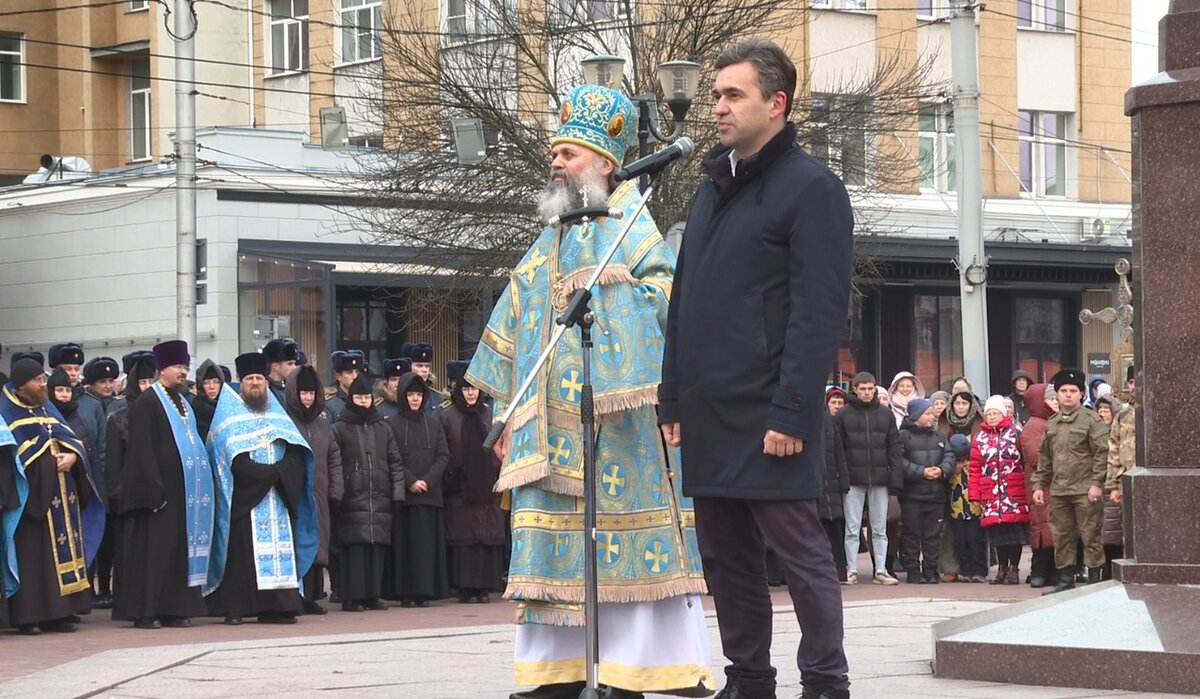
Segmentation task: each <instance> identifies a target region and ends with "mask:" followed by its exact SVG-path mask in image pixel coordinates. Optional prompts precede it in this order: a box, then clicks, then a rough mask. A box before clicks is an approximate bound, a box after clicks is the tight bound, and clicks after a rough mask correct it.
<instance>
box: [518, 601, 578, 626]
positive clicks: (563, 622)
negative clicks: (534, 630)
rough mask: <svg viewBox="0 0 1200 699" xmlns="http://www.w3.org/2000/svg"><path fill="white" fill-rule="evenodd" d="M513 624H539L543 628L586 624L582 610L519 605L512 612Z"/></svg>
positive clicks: (539, 605)
mask: <svg viewBox="0 0 1200 699" xmlns="http://www.w3.org/2000/svg"><path fill="white" fill-rule="evenodd" d="M513 623H514V624H518V625H520V624H541V625H543V626H583V625H584V624H585V623H586V620H585V617H584V614H583V610H581V609H576V608H574V607H554V606H547V605H541V604H538V605H529V604H525V603H521V604H518V605H517V609H516V611H514V612H513Z"/></svg>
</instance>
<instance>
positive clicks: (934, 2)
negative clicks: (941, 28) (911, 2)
mask: <svg viewBox="0 0 1200 699" xmlns="http://www.w3.org/2000/svg"><path fill="white" fill-rule="evenodd" d="M949 16H950V0H917V18H918V19H941V18H943V17H949Z"/></svg>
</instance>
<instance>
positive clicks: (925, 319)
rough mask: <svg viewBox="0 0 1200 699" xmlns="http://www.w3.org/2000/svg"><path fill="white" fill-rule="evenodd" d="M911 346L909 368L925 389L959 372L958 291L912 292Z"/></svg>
mask: <svg viewBox="0 0 1200 699" xmlns="http://www.w3.org/2000/svg"><path fill="white" fill-rule="evenodd" d="M912 347H913V354H912V356H913V368H912V372H913V373H914V374H916V375H917V378H919V379H920V380H921V383H922V384H924V385H925V390H926V391H927V392H929V393H932V392H933V391H936V390H938V389H939V388H943V387H945V386H947V385H948V384H949V383H950V382H951V381H953V380H954V379H955V378H956V377H958V376H960V375H962V370H963V361H962V300H961V299H960V298H959V297H958V295H957V294H956V295H953V296H951V295H934V294H921V293H918V294H915V295H914V296H913V344H912ZM881 380H886V379H881Z"/></svg>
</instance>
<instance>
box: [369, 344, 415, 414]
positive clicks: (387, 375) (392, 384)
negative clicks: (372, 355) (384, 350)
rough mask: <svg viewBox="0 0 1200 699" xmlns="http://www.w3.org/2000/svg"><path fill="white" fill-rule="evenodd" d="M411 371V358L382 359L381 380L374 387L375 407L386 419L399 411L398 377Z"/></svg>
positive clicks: (400, 399)
mask: <svg viewBox="0 0 1200 699" xmlns="http://www.w3.org/2000/svg"><path fill="white" fill-rule="evenodd" d="M411 371H412V360H411V359H409V358H408V357H396V358H394V359H385V360H383V381H381V382H380V384H379V386H377V387H376V388H375V393H376V395H375V409H376V410H378V411H379V414H380V415H382V416H383V419H384V420H386V419H388V418H390V417H392V416H393V415H397V414H399V413H400V412H401V409H400V403H401V401H403V400H404V397H403V396H399V395H397V394H398V393H399V391H400V377H401V376H404V375H405V374H407V373H409V372H411Z"/></svg>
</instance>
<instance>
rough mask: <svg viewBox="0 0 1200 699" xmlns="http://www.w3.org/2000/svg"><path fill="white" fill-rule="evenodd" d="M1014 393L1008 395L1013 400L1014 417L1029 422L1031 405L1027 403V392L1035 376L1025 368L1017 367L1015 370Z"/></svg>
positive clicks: (1013, 378)
mask: <svg viewBox="0 0 1200 699" xmlns="http://www.w3.org/2000/svg"><path fill="white" fill-rule="evenodd" d="M1010 383H1011V385H1012V393H1010V394H1008V397H1009V398H1010V399H1012V402H1013V419H1014V420H1016V421H1017V422H1019V423H1021V424H1022V425H1024V424H1025V423H1027V422H1029V406H1028V405H1026V404H1025V392H1026V391H1028V390H1029V386H1030V385H1031V384H1032V383H1033V377H1032V376H1030V375H1029V372H1028V371H1025V370H1024V369H1017V370H1016V371H1015V372H1013V376H1012V381H1011V382H1010Z"/></svg>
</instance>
